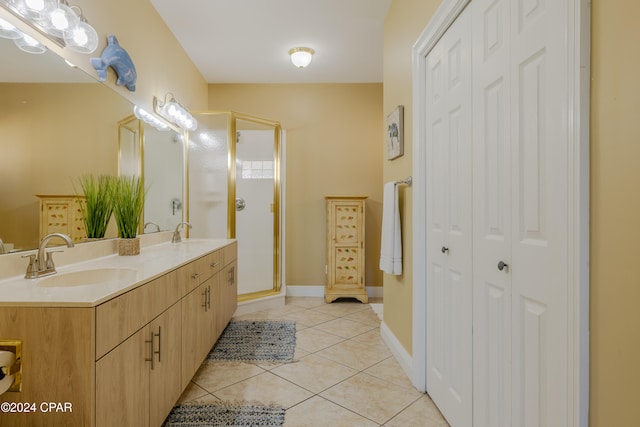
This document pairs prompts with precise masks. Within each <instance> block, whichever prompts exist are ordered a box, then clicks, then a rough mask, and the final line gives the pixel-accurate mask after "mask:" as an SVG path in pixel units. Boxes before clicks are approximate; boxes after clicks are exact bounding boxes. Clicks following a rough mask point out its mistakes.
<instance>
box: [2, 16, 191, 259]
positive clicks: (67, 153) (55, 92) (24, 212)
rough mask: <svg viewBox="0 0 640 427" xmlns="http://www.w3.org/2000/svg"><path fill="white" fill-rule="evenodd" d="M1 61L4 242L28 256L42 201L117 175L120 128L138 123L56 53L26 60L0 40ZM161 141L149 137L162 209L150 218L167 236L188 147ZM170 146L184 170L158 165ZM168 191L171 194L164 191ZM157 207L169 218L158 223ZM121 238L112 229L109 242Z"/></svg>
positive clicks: (124, 103) (123, 104) (120, 102)
mask: <svg viewBox="0 0 640 427" xmlns="http://www.w3.org/2000/svg"><path fill="white" fill-rule="evenodd" d="M0 12H1V10H0ZM0 55H1V57H2V58H3V60H2V67H0V132H1V133H0V151H1V152H2V155H0V239H2V241H3V242H5V244H6V245H5V247H6V248H8V249H9V250H28V249H34V248H36V247H37V246H38V243H39V234H40V233H39V223H40V212H39V206H40V204H39V198H38V197H36V195H74V194H78V193H79V192H80V186H79V183H78V178H79V177H80V176H82V175H85V174H89V173H91V174H113V175H115V174H118V171H119V166H118V162H119V152H118V139H119V123H121V122H122V120H123V119H124V118H126V117H129V116H130V115H131V113H132V107H133V106H132V105H131V103H130V102H129V101H128V100H126V99H125V98H123V97H122V96H120V95H119V94H118V93H117V92H115V91H114V90H112V89H111V88H109V87H107V86H105V85H103V84H101V83H99V82H97V81H96V80H95V79H93V78H92V77H91V76H89V75H87V74H86V73H84V72H83V71H81V70H79V69H76V68H72V67H70V66H68V65H67V64H66V63H65V61H63V60H62V58H60V57H59V56H57V55H55V54H54V53H52V52H50V51H47V52H45V53H44V54H41V55H33V54H27V53H24V52H22V51H20V50H18V48H17V47H16V46H15V44H14V43H13V42H12V41H11V40H7V39H3V38H0ZM136 122H137V120H136ZM141 128H143V129H144V128H145V126H144V125H141ZM155 137H156V135H154V132H152V131H149V132H146V133H145V138H146V142H145V146H146V147H153V148H148V149H147V150H146V151H147V152H148V158H146V164H147V166H145V169H146V170H147V171H154V172H153V174H151V173H150V174H149V175H148V177H146V178H145V180H146V181H147V182H148V184H149V186H150V188H153V193H150V197H155V194H161V195H162V196H161V197H160V196H159V198H162V201H159V202H157V203H156V202H155V201H154V200H153V199H150V201H149V206H148V209H146V210H145V218H146V219H148V220H149V221H153V222H155V223H157V224H158V226H159V227H160V229H163V230H165V229H169V227H170V226H171V224H173V223H169V222H163V220H161V219H160V218H161V217H164V216H165V215H166V213H167V212H174V213H176V215H171V216H172V217H180V218H182V210H179V211H178V209H177V204H178V202H180V203H182V187H183V176H184V174H183V172H182V171H183V170H182V168H181V167H182V160H181V159H182V149H181V148H179V147H178V145H181V142H180V143H178V142H174V141H177V140H179V138H177V135H175V133H174V132H166V133H165V135H162V137H161V139H162V142H159V143H158V144H152V139H153V138H155ZM165 137H166V138H167V139H168V141H165ZM165 146H168V147H169V149H175V152H174V154H172V155H173V156H175V157H177V156H179V159H178V161H177V162H178V163H179V165H180V168H177V167H175V166H171V165H165V164H155V163H154V162H155V161H158V162H164V160H162V159H163V158H164V154H163V155H156V149H157V148H158V147H165ZM142 156H145V154H144V152H143V153H142ZM143 158H144V157H141V159H143ZM142 161H143V162H145V160H142ZM178 169H179V170H178ZM157 171H160V172H159V173H157ZM163 171H165V172H166V171H171V172H172V174H171V176H170V178H167V179H165V178H166V177H165V176H164V175H163V174H162V172H163ZM176 171H177V172H176ZM174 172H175V173H174ZM152 175H153V176H155V178H152ZM147 178H148V179H147ZM154 181H155V182H154ZM169 184H170V187H167V189H166V194H165V191H164V190H163V187H164V186H165V185H167V186H169ZM175 187H177V189H176V188H175ZM150 191H151V190H150ZM167 196H168V199H169V201H168V202H167V201H166V200H164V199H165V198H166V197H167ZM172 199H177V201H176V204H174V205H172V204H171V203H172V202H171V200H172ZM167 204H168V206H167ZM154 206H161V207H160V208H159V209H160V210H162V211H163V212H159V213H158V214H157V215H156V213H155V212H154V209H155V208H154ZM181 209H182V207H181ZM156 230H157V228H155V227H149V228H147V230H146V231H147V232H152V231H156ZM115 236H116V231H115V227H111V229H110V230H109V232H108V234H107V237H115Z"/></svg>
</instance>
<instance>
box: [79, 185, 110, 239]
mask: <svg viewBox="0 0 640 427" xmlns="http://www.w3.org/2000/svg"><path fill="white" fill-rule="evenodd" d="M78 181H79V183H80V188H81V189H82V193H83V194H84V199H82V200H80V211H81V212H82V219H83V222H84V228H85V231H86V233H87V238H88V239H102V238H104V235H105V233H106V232H107V226H108V225H109V220H110V219H111V214H112V213H113V204H112V203H111V195H112V191H111V187H112V185H113V177H112V176H109V175H98V176H94V175H83V176H81V177H80V178H79V180H78Z"/></svg>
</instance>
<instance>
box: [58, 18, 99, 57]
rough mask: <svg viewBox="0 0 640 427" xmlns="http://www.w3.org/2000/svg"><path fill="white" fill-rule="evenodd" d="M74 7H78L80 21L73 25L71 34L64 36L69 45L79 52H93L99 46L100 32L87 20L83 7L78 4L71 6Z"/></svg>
mask: <svg viewBox="0 0 640 427" xmlns="http://www.w3.org/2000/svg"><path fill="white" fill-rule="evenodd" d="M71 8H72V9H75V8H77V9H78V11H79V12H80V13H79V14H78V21H77V22H76V24H75V25H74V26H73V27H71V29H70V31H69V34H68V35H66V36H65V37H64V42H65V43H66V45H67V47H68V48H69V49H71V50H74V51H76V52H79V53H93V52H94V51H95V50H96V49H97V48H98V33H97V32H96V30H95V28H93V27H92V26H91V25H89V23H88V22H87V18H85V16H84V13H82V9H80V8H79V7H78V6H71Z"/></svg>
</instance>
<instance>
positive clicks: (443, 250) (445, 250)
mask: <svg viewBox="0 0 640 427" xmlns="http://www.w3.org/2000/svg"><path fill="white" fill-rule="evenodd" d="M440 252H442V253H443V254H444V253H447V252H449V248H448V247H446V246H443V247H442V249H440Z"/></svg>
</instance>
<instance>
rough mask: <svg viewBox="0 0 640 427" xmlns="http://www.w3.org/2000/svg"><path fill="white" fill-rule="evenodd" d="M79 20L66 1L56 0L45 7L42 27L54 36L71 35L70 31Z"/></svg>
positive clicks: (63, 36)
mask: <svg viewBox="0 0 640 427" xmlns="http://www.w3.org/2000/svg"><path fill="white" fill-rule="evenodd" d="M79 21H80V18H79V17H78V15H76V13H75V12H74V11H73V10H72V9H71V7H69V4H68V3H67V1H66V0H58V1H56V2H54V3H53V4H50V5H49V6H48V7H47V8H46V9H45V11H44V21H43V23H42V28H43V29H44V30H45V31H46V32H47V34H51V35H52V36H54V37H59V38H66V37H69V36H71V35H72V32H71V31H72V29H73V28H75V27H76V26H77V25H78V22H79Z"/></svg>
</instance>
